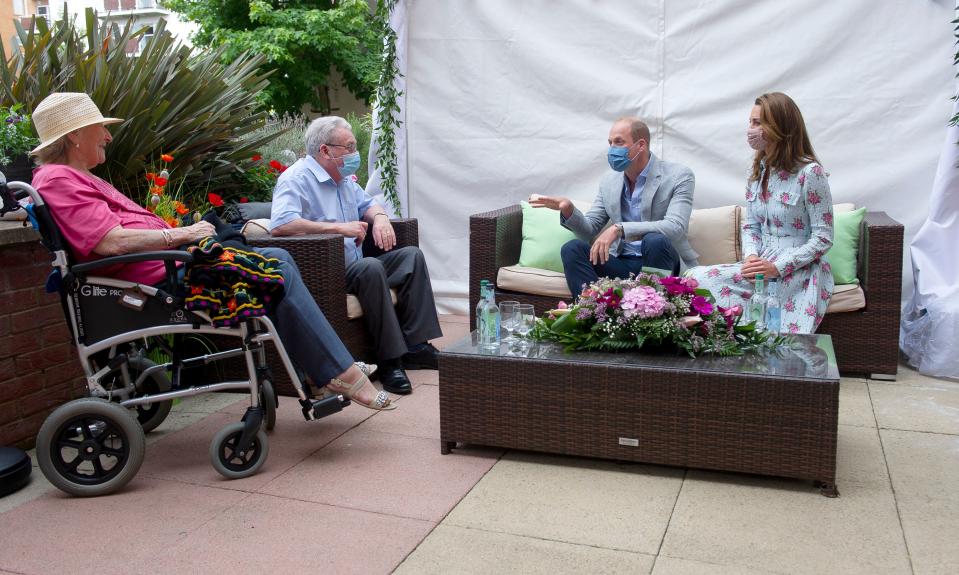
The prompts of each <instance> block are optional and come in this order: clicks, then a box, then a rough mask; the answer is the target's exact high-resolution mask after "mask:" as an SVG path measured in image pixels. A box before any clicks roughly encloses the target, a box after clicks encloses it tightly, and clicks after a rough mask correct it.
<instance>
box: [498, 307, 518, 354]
mask: <svg viewBox="0 0 959 575" xmlns="http://www.w3.org/2000/svg"><path fill="white" fill-rule="evenodd" d="M517 307H519V302H518V301H512V300H510V301H504V302H500V304H499V318H500V320H499V321H500V327H502V328H503V330H504V331H505V332H506V337H505V338H503V343H507V344H510V343H514V342H515V341H516V336H514V335H513V332H514V331H516V325H517V324H518V323H519V314H517V312H516V308H517Z"/></svg>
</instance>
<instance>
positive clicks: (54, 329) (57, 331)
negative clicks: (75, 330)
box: [40, 316, 73, 347]
mask: <svg viewBox="0 0 959 575" xmlns="http://www.w3.org/2000/svg"><path fill="white" fill-rule="evenodd" d="M61 317H62V316H61ZM40 340H41V341H42V342H43V346H44V347H48V346H53V345H58V344H61V343H70V344H71V347H72V342H73V336H71V335H70V328H68V327H67V322H66V321H65V320H64V321H61V322H60V323H57V324H54V325H48V326H47V327H45V328H43V333H41V334H40Z"/></svg>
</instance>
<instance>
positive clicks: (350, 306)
mask: <svg viewBox="0 0 959 575" xmlns="http://www.w3.org/2000/svg"><path fill="white" fill-rule="evenodd" d="M390 299H391V300H393V305H396V290H395V289H390ZM361 317H363V306H361V305H360V300H358V299H357V298H356V296H355V295H353V294H349V293H348V294H346V318H347V319H358V318H361Z"/></svg>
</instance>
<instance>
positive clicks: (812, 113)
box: [401, 0, 955, 312]
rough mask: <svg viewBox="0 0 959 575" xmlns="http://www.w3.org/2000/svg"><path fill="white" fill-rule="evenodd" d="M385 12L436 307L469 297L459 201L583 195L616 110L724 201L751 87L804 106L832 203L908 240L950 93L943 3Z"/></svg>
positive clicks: (699, 189)
mask: <svg viewBox="0 0 959 575" xmlns="http://www.w3.org/2000/svg"><path fill="white" fill-rule="evenodd" d="M401 8H402V9H405V11H406V14H405V15H406V23H407V25H408V27H409V28H408V30H407V36H406V37H407V39H408V40H407V46H406V49H407V52H406V55H407V61H406V71H405V72H406V88H407V94H406V96H407V97H406V105H407V115H406V129H407V145H408V151H409V155H408V160H407V166H406V170H407V177H408V185H409V195H408V200H407V202H408V205H407V206H404V207H406V208H408V213H409V215H410V216H412V217H416V218H418V219H419V229H420V245H421V247H422V248H423V250H424V252H425V253H426V255H427V259H428V261H429V266H430V271H431V274H432V277H433V284H434V289H435V292H436V296H437V303H438V305H439V306H440V307H441V309H444V310H446V311H459V312H465V311H466V295H467V293H468V285H467V281H468V277H469V276H468V269H469V267H468V266H469V261H468V259H469V250H468V233H469V229H468V222H469V216H470V214H473V213H477V212H482V211H486V210H492V209H497V208H501V207H505V206H507V205H510V204H514V203H516V202H518V201H519V200H521V199H525V198H526V197H527V196H528V195H529V194H530V193H532V192H537V193H546V194H551V195H566V196H569V197H572V198H577V199H584V200H591V199H592V198H593V196H594V194H595V191H596V188H597V183H598V180H599V178H600V177H601V175H602V174H603V173H604V171H606V170H608V168H607V166H606V159H605V155H606V145H607V144H606V137H607V133H608V130H609V126H610V124H611V123H612V121H613V120H615V119H616V118H617V117H619V116H622V115H627V114H629V115H633V114H635V115H639V116H641V117H643V118H645V119H646V120H647V121H648V122H649V124H650V127H651V129H652V131H653V134H654V135H653V138H652V139H653V142H652V149H653V151H654V152H655V153H656V154H658V155H659V156H660V157H661V158H663V159H667V160H671V161H676V162H682V163H684V164H686V165H688V166H689V167H690V168H692V169H693V171H694V172H695V174H696V184H697V185H696V196H695V207H699V208H702V207H712V206H718V205H728V204H734V203H735V204H741V203H743V189H744V182H745V173H746V168H747V164H748V163H749V161H750V150H749V148H748V147H747V145H746V142H745V130H746V120H747V116H748V114H749V110H750V108H751V107H752V104H753V100H754V99H755V97H756V96H757V95H759V94H761V93H763V92H768V91H782V92H785V93H787V94H789V95H790V96H792V97H793V98H794V99H795V100H796V102H797V103H798V104H799V106H800V108H801V109H802V111H803V114H804V116H805V119H806V124H807V126H808V128H809V130H810V133H811V137H812V141H813V145H814V146H815V148H816V152H817V154H818V155H819V156H820V159H821V160H822V162H823V164H824V166H825V167H826V169H827V171H828V172H830V174H831V175H830V183H831V187H832V192H833V197H834V200H835V201H837V202H840V201H843V202H845V201H853V202H855V203H856V204H857V205H865V206H867V207H868V208H869V209H877V210H884V211H886V212H887V213H889V214H890V215H891V216H892V217H893V218H895V219H897V220H899V221H900V222H902V223H903V224H905V226H906V242H905V244H906V245H908V244H909V241H910V240H911V237H912V235H913V234H914V233H915V232H916V231H917V230H918V228H919V226H920V225H921V224H922V222H923V221H924V220H925V217H926V213H927V206H928V197H929V194H930V189H931V186H932V182H933V178H934V176H935V173H936V163H937V158H938V156H939V151H940V144H941V141H942V134H943V131H944V130H945V126H946V122H947V120H948V118H949V117H950V112H951V109H952V106H951V102H950V98H951V96H952V90H953V82H952V79H953V70H952V56H953V54H952V48H953V36H952V25H951V24H950V21H951V20H952V18H953V17H954V10H955V5H954V4H952V3H951V2H945V1H932V0H908V1H904V0H900V1H894V2H866V1H865V0H847V1H844V2H820V1H818V0H803V1H799V0H796V1H792V2H761V3H760V2H753V1H752V0H725V1H715V2H710V1H706V0H703V1H699V2H692V1H678V0H673V1H668V0H617V1H613V0H608V1H598V0H597V1H589V2H587V1H573V0H570V1H567V2H555V1H550V0H523V1H522V2H515V1H508V0H483V1H458V2H450V1H446V0H409V1H408V2H407V3H406V4H405V5H404V4H402V3H401ZM903 253H904V258H905V257H906V250H905V246H904V250H903ZM904 261H905V266H904V269H905V270H907V272H906V274H905V275H906V277H907V278H908V279H909V281H908V282H904V284H906V285H905V287H906V290H907V292H908V291H910V290H911V285H912V282H911V273H910V272H909V271H908V270H910V267H911V266H910V265H909V263H908V261H907V260H905V259H904ZM490 279H493V278H490ZM908 295H909V294H908V293H905V294H904V297H908Z"/></svg>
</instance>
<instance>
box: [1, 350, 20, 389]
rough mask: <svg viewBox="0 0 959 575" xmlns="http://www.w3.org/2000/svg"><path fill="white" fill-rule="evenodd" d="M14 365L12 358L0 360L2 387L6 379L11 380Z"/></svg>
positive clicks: (14, 368)
mask: <svg viewBox="0 0 959 575" xmlns="http://www.w3.org/2000/svg"><path fill="white" fill-rule="evenodd" d="M16 365H17V364H16V362H15V361H14V359H13V358H12V357H8V358H6V359H0V385H3V382H4V381H6V380H7V379H10V378H13V376H14V375H15V373H14V371H15V370H16Z"/></svg>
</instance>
